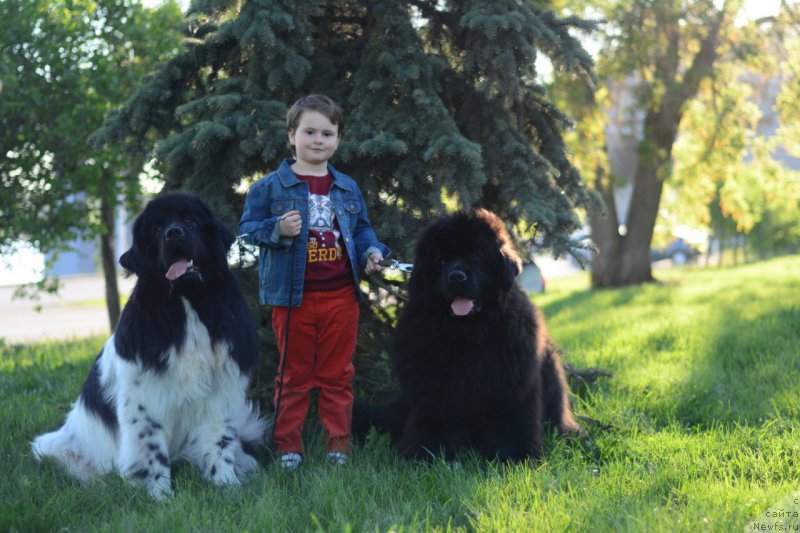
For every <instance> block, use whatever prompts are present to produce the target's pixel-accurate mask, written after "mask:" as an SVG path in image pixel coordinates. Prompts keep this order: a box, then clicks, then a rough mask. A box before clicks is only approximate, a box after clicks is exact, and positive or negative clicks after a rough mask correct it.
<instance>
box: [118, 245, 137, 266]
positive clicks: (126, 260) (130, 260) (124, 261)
mask: <svg viewBox="0 0 800 533" xmlns="http://www.w3.org/2000/svg"><path fill="white" fill-rule="evenodd" d="M119 264H120V266H121V267H122V268H124V269H125V270H127V271H128V272H133V273H136V272H138V268H139V252H138V251H137V250H136V245H134V246H132V247H131V249H130V250H128V251H127V252H125V253H124V254H122V255H121V256H120V257H119Z"/></svg>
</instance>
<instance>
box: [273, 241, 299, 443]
mask: <svg viewBox="0 0 800 533" xmlns="http://www.w3.org/2000/svg"><path fill="white" fill-rule="evenodd" d="M295 242H296V239H292V248H291V250H290V252H289V256H290V257H291V258H292V268H290V269H289V306H288V308H287V309H286V327H285V328H284V337H283V357H281V364H280V369H279V370H278V373H279V375H280V379H279V380H278V395H277V397H276V398H275V415H274V417H273V420H272V434H271V435H270V437H269V445H268V446H267V448H268V449H270V450H272V444H273V440H274V438H275V431H276V430H277V429H278V414H279V413H280V409H281V397H283V380H284V377H285V376H284V372H285V371H286V359H287V358H288V356H289V328H290V326H291V324H292V307H293V305H294V301H293V299H294V268H295V260H294V245H295ZM272 312H273V313H274V312H275V309H274V308H273V309H272Z"/></svg>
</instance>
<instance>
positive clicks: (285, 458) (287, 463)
mask: <svg viewBox="0 0 800 533" xmlns="http://www.w3.org/2000/svg"><path fill="white" fill-rule="evenodd" d="M278 463H279V464H280V465H281V468H283V469H284V470H297V469H298V468H300V465H301V464H303V456H302V455H300V454H299V453H294V452H290V453H284V454H283V455H281V456H280V457H278Z"/></svg>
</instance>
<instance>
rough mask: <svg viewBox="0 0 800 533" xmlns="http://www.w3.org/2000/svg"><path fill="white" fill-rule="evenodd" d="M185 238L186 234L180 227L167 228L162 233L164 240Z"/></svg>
mask: <svg viewBox="0 0 800 533" xmlns="http://www.w3.org/2000/svg"><path fill="white" fill-rule="evenodd" d="M185 236H186V232H185V231H183V228H182V227H180V226H169V227H168V228H167V229H166V230H165V231H164V239H166V240H168V241H171V240H173V239H180V238H182V237H185Z"/></svg>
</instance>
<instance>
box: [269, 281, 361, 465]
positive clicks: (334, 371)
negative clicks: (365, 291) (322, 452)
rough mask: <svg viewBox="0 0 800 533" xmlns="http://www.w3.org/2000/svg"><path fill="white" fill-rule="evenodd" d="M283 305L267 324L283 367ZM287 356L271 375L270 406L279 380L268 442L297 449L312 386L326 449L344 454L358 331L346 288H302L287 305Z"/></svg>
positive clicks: (299, 449) (352, 301)
mask: <svg viewBox="0 0 800 533" xmlns="http://www.w3.org/2000/svg"><path fill="white" fill-rule="evenodd" d="M287 310H288V308H287V307H275V308H273V310H272V328H273V329H274V330H275V337H276V338H277V341H278V350H279V351H280V352H281V360H280V363H279V365H281V366H283V364H284V357H285V356H286V354H284V353H283V348H284V341H285V339H286V337H285V335H286V316H287ZM289 327H290V332H289V348H288V350H287V351H288V354H289V356H288V358H286V363H285V364H286V366H285V368H284V371H283V376H281V375H280V368H281V366H279V367H278V368H279V373H278V377H277V378H275V404H276V405H277V404H278V393H279V391H281V385H280V381H281V379H283V389H282V391H281V399H280V407H279V409H280V411H279V412H278V415H277V418H276V423H275V429H274V436H273V442H274V444H275V447H276V448H277V450H278V452H279V453H288V452H296V453H302V451H303V448H302V443H301V433H302V431H303V422H304V421H305V418H306V414H308V406H309V403H310V397H309V393H310V391H311V389H314V388H318V389H319V406H318V407H319V417H320V420H321V421H322V425H323V426H324V427H325V430H326V431H327V433H328V451H338V452H345V453H349V451H350V430H351V427H352V421H353V376H354V375H355V368H353V362H352V358H353V353H354V352H355V347H356V334H357V331H358V301H357V300H356V295H355V289H354V288H353V287H351V286H347V287H344V288H342V289H336V290H333V291H320V292H306V293H304V294H303V303H302V305H301V306H300V307H295V308H292V315H291V323H290V325H289Z"/></svg>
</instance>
